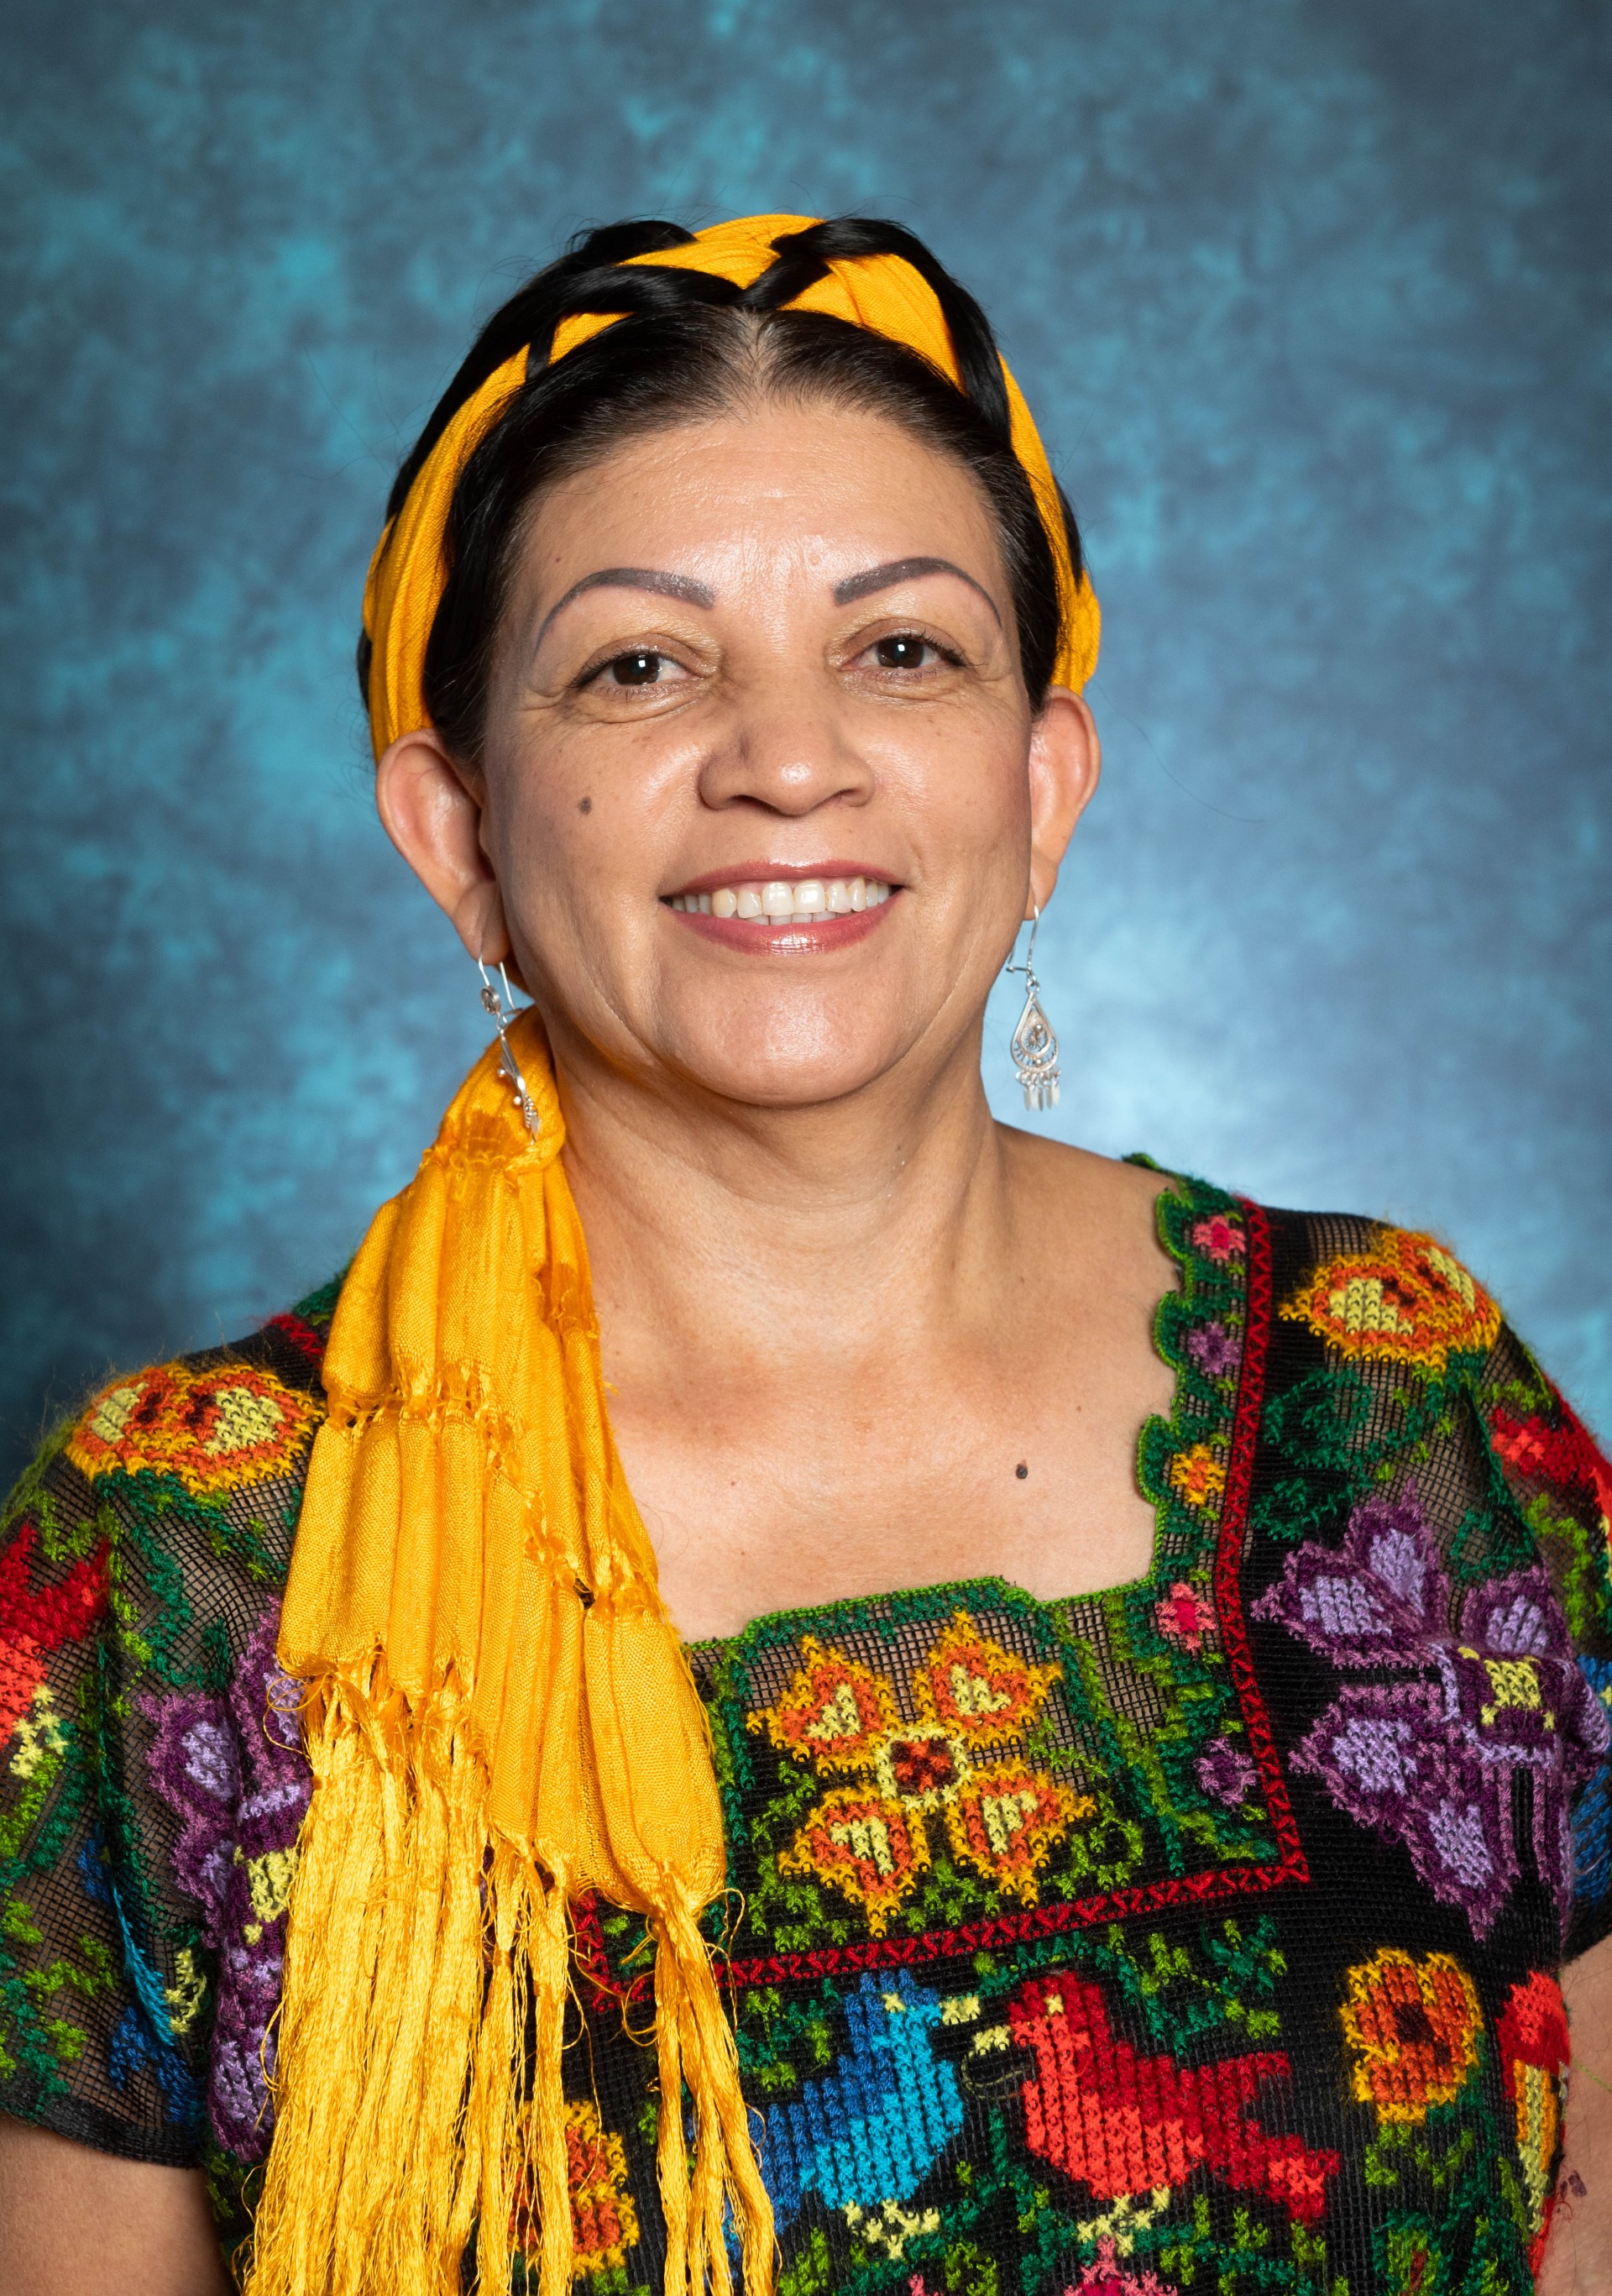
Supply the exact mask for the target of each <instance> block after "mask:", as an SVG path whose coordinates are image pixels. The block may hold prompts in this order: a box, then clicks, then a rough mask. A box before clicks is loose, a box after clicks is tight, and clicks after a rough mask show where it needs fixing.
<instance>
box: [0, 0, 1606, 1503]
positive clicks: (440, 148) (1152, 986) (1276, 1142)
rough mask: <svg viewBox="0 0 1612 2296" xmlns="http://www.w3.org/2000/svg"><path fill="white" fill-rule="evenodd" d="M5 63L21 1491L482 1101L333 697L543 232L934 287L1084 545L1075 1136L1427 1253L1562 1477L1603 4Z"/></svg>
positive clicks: (340, 6)
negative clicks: (1368, 1215)
mask: <svg viewBox="0 0 1612 2296" xmlns="http://www.w3.org/2000/svg"><path fill="white" fill-rule="evenodd" d="M0 43H3V45H4V80H3V82H0V85H3V86H4V90H5V101H4V114H5V118H4V157H3V160H0V165H3V168H4V176H3V177H0V232H3V233H4V239H5V242H6V248H7V253H6V258H5V259H6V265H7V275H6V285H5V292H4V305H3V307H0V308H3V311H4V321H5V323H6V326H7V332H8V336H9V347H8V350H7V354H6V361H7V363H6V366H5V370H4V427H3V429H0V457H3V464H0V468H3V480H0V483H3V484H4V501H5V510H4V545H5V560H6V564H5V583H4V591H5V603H4V649H5V653H4V810H3V814H0V819H3V820H4V934H5V946H4V971H3V972H0V999H3V1000H4V1001H3V1007H0V1026H3V1028H4V1055H3V1058H4V1066H3V1070H0V1073H3V1074H4V1083H5V1093H6V1106H5V1113H4V1135H3V1137H4V1191H5V1195H4V1292H3V1297H4V1314H5V1333H4V1362H3V1376H0V1438H3V1439H4V1447H5V1450H6V1454H7V1460H8V1464H10V1463H14V1462H16V1461H18V1460H20V1457H21V1456H22V1454H23V1452H24V1450H25V1448H26V1447H27V1445H28V1443H29V1441H30V1439H32V1438H33V1437H34V1436H35V1435H36V1433H37V1431H38V1429H39V1426H40V1424H41V1422H42V1419H43V1418H44V1417H45V1415H47V1414H48V1413H50V1412H51V1411H52V1410H53V1409H55V1408H59V1407H60V1406H61V1405H62V1404H64V1403H65V1402H67V1401H69V1400H70V1399H71V1398H73V1397H74V1396H75V1395H77V1394H78V1393H79V1392H81V1391H82V1390H83V1388H84V1386H85V1384H86V1382H89V1381H91V1380H93V1379H94V1378H95V1377H97V1376H98V1375H100V1374H103V1373H104V1372H105V1371H106V1370H107V1369H108V1367H109V1366H113V1365H119V1366H127V1365H129V1364H131V1363H133V1362H134V1361H135V1360H137V1359H140V1358H144V1357H151V1356H153V1355H158V1354H160V1353H162V1352H164V1351H168V1350H172V1349H178V1348H181V1347H184V1346H189V1345H195V1344H198V1343H202V1342H206V1341H211V1340H214V1339H217V1338H218V1337H219V1336H221V1335H223V1334H227V1333H233V1332H236V1331H239V1330H241V1328H243V1327H244V1326H246V1325H247V1324H250V1322H251V1321H252V1320H253V1319H254V1318H256V1317H258V1316H259V1315H261V1314H263V1313H264V1312H266V1311H268V1310H271V1309H273V1308H277V1307H280V1306H282V1305H284V1304H286V1303H287V1302H288V1301H289V1300H291V1299H292V1298H294V1297H295V1296H296V1295H297V1294H298V1293H299V1292H300V1291H301V1290H303V1289H305V1288H307V1287H309V1286H311V1285H312V1284H313V1283H315V1282H316V1281H317V1280H319V1279H321V1278H323V1276H324V1275H326V1274H327V1273H329V1272H330V1271H331V1270H332V1269H333V1268H335V1267H337V1266H339V1265H340V1263H341V1261H342V1260H343V1259H344V1258H345V1257H346V1255H347V1254H348V1252H349V1251H350V1250H351V1248H352V1246H353V1244H354V1242H355V1241H356V1238H357V1236H358V1235H359V1234H360V1233H361V1231H362V1228H363V1226H364V1221H365V1219H366V1218H367V1216H368V1214H369V1212H370V1211H371V1210H372V1207H373V1206H374V1204H375V1203H376V1202H377V1201H378V1200H379V1199H380V1197H381V1196H382V1195H383V1194H384V1193H388V1192H389V1191H390V1190H392V1189H394V1188H396V1187H397V1185H399V1184H400V1183H401V1182H402V1181H403V1180H404V1179H405V1177H406V1176H407V1175H408V1173H409V1171H410V1169H412V1167H413V1161H414V1159H415V1156H416V1154H417V1152H418V1151H419V1149H420V1147H421V1144H423V1142H424V1141H425V1139H426V1137H427V1136H428V1135H429V1132H430V1128H431V1126H432V1124H433V1122H434V1119H435V1118H436V1115H437V1113H438V1110H439V1109H440V1107H441V1105H442V1103H444V1101H445V1100H446V1096H447V1095H448V1092H449V1090H450V1088H451V1087H452V1085H453V1084H454V1081H455V1079H456V1078H457V1077H458V1075H459V1074H460V1071H461V1070H462V1066H463V1065H464V1063H465V1062H466V1061H467V1059H468V1057H469V1056H470V1055H471V1053H472V1052H473V1050H474V1049H475V1047H476V1046H477V1045H478V1043H479V1040H480V1036H481V1021H480V1016H479V1013H478V1012H477V1010H476V1006H475V1000H474V997H473V996H472V993H471V991H472V986H473V984H472V980H471V978H470V968H469V966H468V965H467V964H466V963H465V961H464V959H463V957H462V955H460V953H459V951H458V947H457V945H456V943H454V941H453V939H451V936H450V934H449V931H448V929H447V927H446V925H445V924H444V923H443V922H442V921H441V920H440V919H439V918H438V915H437V914H436V913H435V912H434V911H433V910H432V909H431V908H430V906H429V905H428V903H427V901H426V899H425V897H424V895H423V894H422V893H421V892H420V891H418V890H416V888H415V887H414V885H413V881H411V880H410V879H409V878H408V877H407V876H406V874H405V871H404V869H403V867H402V865H401V864H400V863H399V862H398V861H397V859H396V858H395V857H394V856H393V854H392V852H391V849H390V848H389V846H388V845H387V843H386V841H385V840H384V838H383V837H382V835H381V833H380V830H379V828H378V827H377V826H376V824H375V821H374V819H373V817H372V811H371V807H370V800H369V793H368V787H367V772H366V767H367V748H366V743H365V739H364V730H363V726H362V723H361V720H360V717H359V712H358V708H357V703H356V697H355V693H354V687H353V680H352V675H351V669H350V661H351V652H352V640H353V635H354V624H355V617H356V609H357V603H358V595H359V587H360V584H361V581H362V578H363V572H364V562H365V559H366V557H367V554H368V552H369V549H370V545H371V543H372V539H373V536H374V532H375V528H376V521H377V518H378V514H379V511H380V504H381V499H382V496H383V495H384V493H385V491H386V487H387V484H388V481H389V477H390V473H391V471H392V469H393V467H394V466H395V463H396V462H397V458H398V456H399V455H400V453H401V451H402V450H403V448H404V447H405V446H406V444H407V443H408V442H409V440H410V439H411V438H412V436H413V431H414V430H415V427H416V426H417V424H418V423H419V422H420V421H421V418H422V416H423V415H424V414H425V412H426V411H427V409H428V408H429V406H430V404H431V402H432V400H433V399H434V398H435V397H436V395H437V392H438V389H440V387H441V386H442V384H443V383H444V381H446V377H447V375H448V374H449V373H450V372H451V370H452V368H453V366H454V364H455V363H456V361H457V359H458V357H459V356H460V353H461V351H462V348H463V347H464V345H465V343H466V341H467V340H468V338H469V336H470V334H471V330H472V328H473V327H474V326H475V324H476V323H477V321H478V320H479V318H480V317H481V316H485V314H486V313H487V311H488V309H489V308H491V307H492V306H493V305H494V304H495V303H496V302H497V301H499V300H500V299H502V298H503V296H504V295H505V294H506V293H507V292H508V291H510V289H511V286H512V285H513V284H514V283H515V282H516V281H517V280H518V279H519V278H520V277H521V276H522V275H524V274H525V273H526V272H528V270H530V269H531V268H533V267H534V266H536V264H538V263H539V262H541V261H543V260H544V259H545V258H547V257H549V256H550V255H551V254H552V253H553V252H554V251H555V250H556V249H557V248H558V247H559V245H560V244H561V241H562V240H563V239H564V237H565V236H566V235H567V234H569V233H570V232H572V231H574V230H575V229H576V228H577V226H578V225H581V224H584V223H588V222H593V221H598V220H602V219H606V218H609V217H616V216H619V215H623V214H642V213H651V214H661V215H667V216H671V217H676V218H679V219H681V220H683V221H685V222H688V223H691V224H696V225H697V224H700V223H702V222H708V221H712V220H715V219H716V218H717V217H720V216H722V215H724V214H726V213H729V212H733V211H742V210H747V209H780V208H781V209H799V210H806V211H814V212H818V213H824V212H833V211H836V210H844V209H864V210H868V209H871V210H873V211H875V212H881V213H887V214H893V215H896V216H900V217H904V218H905V219H907V220H908V221H910V222H911V223H912V225H915V226H916V227H917V229H918V230H919V231H921V233H922V234H924V235H925V236H926V237H927V238H928V239H929V240H930V241H931V242H932V243H933V244H934V246H935V247H936V249H937V251H938V252H939V253H940V255H941V256H942V258H944V259H945V261H946V262H947V263H948V264H950V265H951V266H953V268H954V269H955V270H956V271H958V272H959V273H960V274H961V276H962V277H963V279H964V280H965V281H967V282H968V283H970V284H971V285H972V286H974V287H975V288H976V289H977V290H978V291H979V292H980V293H981V295H982V297H983V299H985V301H986V304H987V306H988V307H989V308H990V310H991V312H992V314H993V316H994V318H995V320H996V322H997V324H998V325H999V328H1000V331H1001V333H1002V338H1003V340H1004V343H1005V345H1006V348H1007V349H1008V351H1009V354H1010V356H1011V358H1012V360H1013V362H1014V364H1015V365H1016V367H1017V368H1018V371H1019V374H1020V376H1021V378H1022V379H1023V381H1024V382H1025V385H1026V387H1027V391H1028V393H1029V396H1030V398H1031V400H1032V402H1033V404H1034V405H1035V406H1036V408H1037V409H1038V411H1039V413H1040V415H1041V417H1042V424H1043V430H1044V431H1045V433H1046V436H1047V438H1048V439H1049V441H1050V442H1051V444H1052V446H1053V447H1054V450H1055V454H1056V457H1057V459H1058V461H1059V463H1060V468H1061V470H1062V472H1063V475H1064V477H1065V480H1066V482H1067V483H1068V487H1069V490H1070V492H1071V494H1072V495H1073V496H1074V498H1075V501H1076V505H1077V508H1078V510H1079V512H1080V514H1081V519H1082V522H1083V524H1084V529H1085V531H1086V534H1087V536H1088V537H1089V542H1090V550H1091V556H1092V564H1093V567H1094V569H1095V572H1096V577H1097V582H1098V586H1099V589H1100V591H1101V595H1102V599H1103V603H1104V606H1105V609H1106V640H1105V645H1104V651H1103V661H1102V667H1101V671H1100V673H1099V676H1098V677H1097V679H1096V682H1095V685H1094V687H1093V690H1092V698H1093V700H1094V701H1095V704H1096V707H1097V710H1098V713H1099V716H1100V717H1101V722H1102V725H1103V728H1104V731H1105V734H1106V736H1107V741H1108V749H1109V778H1108V781H1107V783H1106V785H1105V788H1104V791H1103V792H1102V796H1101V801H1100V803H1099V806H1098V808H1096V810H1095V812H1094V814H1093V815H1092V816H1089V819H1088V824H1087V826H1086V827H1085V828H1084V829H1083V831H1082V832H1081V837H1080V840H1079V842H1078V846H1077V849H1076V854H1075V857H1074V858H1073V860H1072V863H1071V865H1070V867H1069V869H1068V873H1067V875H1066V879H1065V882H1064V886H1063V889H1062V890H1060V895H1059V898H1058V901H1057V904H1056V906H1055V909H1054V911H1053V913H1052V914H1051V917H1050V918H1049V922H1048V928H1047V931H1046V932H1045V934H1044V935H1043V948H1044V950H1045V953H1046V958H1047V962H1046V964H1045V965H1044V967H1043V972H1044V975H1045V978H1046V981H1047V989H1048V1002H1049V1005H1050V1007H1051V1012H1052V1015H1053V1018H1054V1020H1055V1021H1056V1023H1057V1025H1058V1026H1059V1028H1060V1030H1061V1031H1062V1033H1063V1037H1064V1041H1065V1046H1066V1048H1067V1063H1066V1073H1067V1075H1068V1079H1069V1082H1068V1087H1067V1089H1066V1093H1065V1102H1064V1106H1063V1109H1062V1110H1061V1111H1060V1115H1059V1117H1058V1119H1057V1122H1058V1125H1059V1127H1060V1128H1062V1129H1065V1130H1067V1132H1068V1134H1069V1135H1070V1136H1075V1137H1079V1138H1082V1139H1084V1140H1087V1141H1090V1142H1091V1143H1092V1144H1094V1145H1097V1146H1100V1147H1103V1148H1109V1149H1117V1150H1124V1149H1128V1148H1131V1147H1133V1146H1138V1145H1141V1146H1145V1147H1147V1148H1148V1149H1150V1151H1151V1152H1153V1153H1154V1154H1155V1155H1156V1156H1158V1158H1160V1159H1161V1160H1166V1161H1170V1162H1176V1163H1184V1164H1186V1165H1187V1166H1189V1167H1191V1168H1192V1169H1197V1170H1199V1171H1202V1172H1205V1173H1207V1174H1208V1175H1210V1176H1212V1177H1215V1178H1217V1179H1220V1180H1222V1181H1223V1182H1226V1183H1229V1184H1232V1185H1236V1186H1238V1187H1241V1188H1247V1189H1251V1190H1253V1191H1255V1192H1256V1193H1261V1194H1263V1195H1264V1196H1265V1197H1266V1198H1267V1199H1272V1200H1276V1201H1288V1202H1293V1201H1303V1202H1309V1203H1321V1204H1337V1205H1339V1206H1343V1207H1346V1208H1350V1209H1357V1210H1373V1211H1381V1212H1383V1213H1387V1214H1390V1215H1392V1216H1394V1217H1395V1218H1400V1219H1405V1220H1410V1221H1414V1222H1417V1223H1427V1224H1430V1225H1432V1226H1435V1227H1436V1228H1438V1229H1440V1230H1441V1231H1443V1232H1444V1234H1447V1235H1448V1236H1449V1237H1450V1238H1452V1240H1453V1241H1454V1242H1455V1243H1456V1244H1457V1246H1458V1247H1459V1248H1460V1249H1461V1251H1463V1252H1464V1253H1465V1254H1466V1255H1467V1257H1468V1258H1469V1259H1471V1260H1472V1261H1473V1263H1474V1264H1475V1265H1476V1266H1477V1267H1478V1268H1479V1269H1480V1270H1481V1271H1482V1272H1483V1274H1484V1275H1485V1276H1486V1277H1487V1278H1488V1279H1489V1280H1490V1281H1491V1282H1492V1283H1493V1285H1494V1286H1495V1287H1496V1288H1497V1289H1498V1291H1499V1292H1500V1293H1501V1295H1502V1298H1503V1299H1504V1300H1505V1301H1506V1302H1507V1304H1508V1306H1509V1307H1510V1311H1511V1313H1512V1316H1513V1317H1514V1319H1515V1320H1516V1321H1517V1322H1518V1324H1519V1325H1520V1327H1521V1328H1522V1330H1523V1332H1524V1333H1525V1334H1526V1336H1528V1337H1529V1338H1530V1339H1531V1340H1532V1341H1534V1343H1535V1345H1536V1346H1537V1347H1538V1349H1540V1350H1541V1351H1542V1354H1543V1355H1544V1357H1545V1358H1546V1359H1547V1361H1548V1362H1549V1363H1550V1364H1551V1365H1552V1367H1553V1368H1554V1369H1555V1370H1556V1371H1557V1372H1558V1373H1559V1375H1560V1377H1561V1378H1562V1379H1563V1380H1564V1381H1565V1382H1566V1384H1567V1387H1568V1389H1569V1390H1570V1391H1572V1392H1574V1393H1575V1395H1576V1396H1577V1398H1578V1399H1579V1400H1580V1402H1581V1403H1582V1404H1583V1406H1585V1408H1586V1409H1587V1410H1588V1412H1589V1413H1590V1415H1592V1418H1594V1419H1597V1420H1598V1421H1599V1423H1600V1426H1601V1427H1602V1429H1603V1430H1608V1429H1612V1314H1609V1312H1608V1275H1609V1273H1612V1247H1609V1245H1608V1228H1609V1225H1612V1222H1609V1215H1612V1201H1609V1197H1612V1186H1609V1181H1612V1170H1609V1163H1612V1160H1609V1158H1608V1119H1609V1118H1612V1080H1609V1078H1608V1031H1607V1016H1608V990H1609V989H1612V903H1609V902H1608V830H1609V827H1612V775H1608V722H1609V721H1612V675H1609V671H1608V629H1607V623H1606V619H1605V614H1606V602H1607V600H1608V595H1609V594H1612V563H1609V560H1612V548H1609V536H1608V484H1607V468H1606V448H1607V442H1608V436H1609V435H1612V422H1609V417H1612V406H1608V398H1609V397H1612V389H1609V374H1608V332H1607V320H1608V268H1609V266H1608V211H1609V206H1612V203H1609V202H1608V200H1607V197H1606V183H1605V173H1604V170H1605V161H1606V143H1605V128H1606V119H1607V103H1608V79H1609V73H1608V12H1607V10H1606V8H1605V7H1604V6H1598V5H1595V4H1592V0H1532V4H1531V5H1530V6H1529V7H1527V8H1526V9H1507V8H1502V7H1500V6H1498V5H1495V4H1493V0H1317V4H1303V0H1246V4H1243V5H1240V6H1238V7H1212V6H1206V5H1202V4H1199V0H1127V4H1126V5H1125V6H1124V7H1121V8H1114V7H1111V6H1101V7H1100V6H1097V5H1095V4H1092V0H886V4H885V5H884V6H882V7H879V8H873V7H868V6H853V5H851V4H849V0H704V4H701V0H684V4H683V5H682V6H679V7H667V6H665V5H655V4H649V0H459V4H458V5H441V4H438V5H432V4H430V0H387V4H385V5H381V4H380V0H274V4H272V5H271V4H269V0H258V4H254V5H250V6H242V5H240V4H238V0H235V4H232V0H205V4H203V0H142V4H141V5H140V6H139V7H137V8H136V7H135V6H133V5H132V4H127V0H75V4H74V5H73V6H72V7H70V8H66V7H63V6H61V4H60V0H11V4H10V6H9V8H8V10H7V12H6V16H5V23H4V30H3V31H0ZM1598 177H1599V180H1598ZM1000 1019H1001V1026H1000V1028H998V1029H996V1030H995V1032H994V1037H993V1046H992V1053H991V1063H992V1067H991V1081H992V1087H993V1090H994V1093H995V1094H996V1095H997V1098H998V1104H999V1105H1000V1106H1001V1107H1002V1109H1003V1110H1004V1111H1005V1110H1007V1109H1008V1108H1009V1106H1010V1105H1011V1077H1010V1075H1009V1072H1008V1070H1007V1064H1006V1059H1005V1049H1004V1048H1005V1037H1006V1035H1007V1031H1008V1029H1009V1027H1010V1026H1011V1019H1012V1013H1011V1011H1010V1009H1009V1000H1007V999H1006V998H1005V997H1004V998H1003V999H1002V1011H1001V1015H1000Z"/></svg>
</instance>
